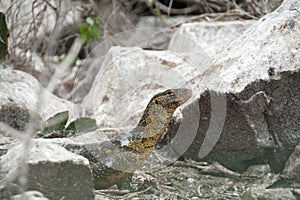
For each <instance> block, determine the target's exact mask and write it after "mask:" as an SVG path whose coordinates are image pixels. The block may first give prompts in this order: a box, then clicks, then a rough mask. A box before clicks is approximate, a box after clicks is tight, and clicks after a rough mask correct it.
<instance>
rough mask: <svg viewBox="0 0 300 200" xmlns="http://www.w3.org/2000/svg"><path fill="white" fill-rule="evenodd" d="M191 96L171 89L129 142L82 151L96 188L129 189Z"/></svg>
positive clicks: (145, 116) (150, 108) (149, 109)
mask: <svg viewBox="0 0 300 200" xmlns="http://www.w3.org/2000/svg"><path fill="white" fill-rule="evenodd" d="M191 95H192V92H191V90H189V89H185V88H179V89H169V90H166V91H165V92H162V93H159V94H157V95H155V96H154V97H153V98H152V99H151V100H150V102H149V104H148V105H147V107H146V109H145V111H144V114H143V116H142V118H141V120H140V121H139V123H138V125H137V126H136V127H135V128H134V129H133V130H132V131H131V132H130V134H129V136H128V137H127V138H126V142H123V141H120V140H114V141H108V142H103V143H101V144H100V145H99V146H98V147H97V148H95V149H94V150H87V151H82V153H81V154H82V155H83V156H85V157H87V158H88V159H89V160H90V163H91V168H92V173H93V178H94V183H95V189H102V188H108V187H110V186H112V185H114V184H117V186H118V187H119V188H128V185H129V182H130V180H131V176H132V173H133V172H134V171H135V170H136V169H137V168H138V167H139V166H141V165H142V164H143V162H144V161H145V160H146V159H147V157H148V156H149V155H150V154H151V152H152V151H153V150H154V149H155V145H156V143H157V141H158V140H159V139H160V138H161V136H162V135H163V134H164V133H165V131H166V129H167V128H168V125H169V123H170V121H171V119H172V115H173V113H174V111H175V110H176V108H178V107H179V106H180V105H182V104H183V103H185V102H186V101H187V100H188V99H189V98H190V97H191ZM89 149H91V148H89ZM87 154H89V155H87Z"/></svg>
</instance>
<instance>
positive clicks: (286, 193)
mask: <svg viewBox="0 0 300 200" xmlns="http://www.w3.org/2000/svg"><path fill="white" fill-rule="evenodd" d="M241 199H244V200H256V199H263V200H296V197H295V196H294V195H293V193H292V191H291V190H289V189H282V188H278V189H264V188H250V189H249V190H248V191H246V192H244V193H243V194H242V195H241Z"/></svg>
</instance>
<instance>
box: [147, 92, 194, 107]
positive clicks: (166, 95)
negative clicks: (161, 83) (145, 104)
mask: <svg viewBox="0 0 300 200" xmlns="http://www.w3.org/2000/svg"><path fill="white" fill-rule="evenodd" d="M191 96H192V90H190V89H186V88H178V89H169V90H166V91H164V92H161V93H158V94H157V95H155V96H154V97H153V98H152V99H151V100H150V104H156V105H161V106H163V107H165V108H170V109H172V110H173V109H174V110H175V109H176V108H177V107H179V106H180V105H182V104H184V103H185V102H186V101H187V100H188V99H189V98H190V97H191Z"/></svg>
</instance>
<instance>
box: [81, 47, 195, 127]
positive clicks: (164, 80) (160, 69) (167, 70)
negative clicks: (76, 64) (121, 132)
mask: <svg viewBox="0 0 300 200" xmlns="http://www.w3.org/2000/svg"><path fill="white" fill-rule="evenodd" d="M198 73H199V72H198V71H197V69H196V68H195V67H194V66H192V65H191V64H190V63H188V62H187V61H186V60H185V58H183V57H181V56H179V55H177V54H174V53H172V52H170V51H145V50H142V49H140V48H124V47H123V48H122V47H113V48H111V50H110V51H109V53H108V55H107V56H106V59H105V61H104V62H103V64H102V66H101V68H100V70H99V72H98V75H97V76H96V79H95V81H94V84H93V86H92V88H91V90H90V92H89V94H88V95H87V96H86V98H85V99H84V101H83V108H84V109H86V110H87V112H89V113H93V114H94V115H93V116H92V117H93V118H95V119H96V120H97V123H98V125H100V126H101V127H116V128H118V127H119V128H120V127H128V126H129V127H131V128H132V126H134V125H135V124H136V123H137V120H138V118H139V117H140V116H141V114H142V112H143V110H144V108H145V107H146V105H147V103H148V102H149V100H150V98H151V97H152V96H153V95H154V94H157V93H159V92H161V91H163V90H166V89H168V88H178V87H182V86H183V84H185V83H186V82H187V81H188V80H190V79H192V78H193V77H195V76H196V75H197V74H198Z"/></svg>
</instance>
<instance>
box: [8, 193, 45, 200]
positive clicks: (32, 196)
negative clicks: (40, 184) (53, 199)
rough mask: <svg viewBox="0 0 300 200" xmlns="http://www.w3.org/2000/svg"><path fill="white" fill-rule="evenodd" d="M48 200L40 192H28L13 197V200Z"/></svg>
mask: <svg viewBox="0 0 300 200" xmlns="http://www.w3.org/2000/svg"><path fill="white" fill-rule="evenodd" d="M24 198H25V199H26V200H48V198H46V197H44V195H43V194H42V193H40V192H38V191H27V192H25V193H24V194H18V195H15V196H12V198H11V199H12V200H23V199H24Z"/></svg>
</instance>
